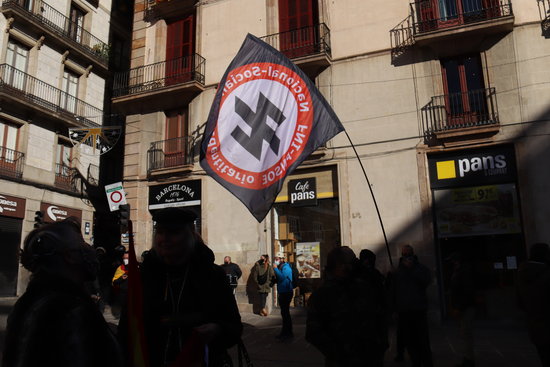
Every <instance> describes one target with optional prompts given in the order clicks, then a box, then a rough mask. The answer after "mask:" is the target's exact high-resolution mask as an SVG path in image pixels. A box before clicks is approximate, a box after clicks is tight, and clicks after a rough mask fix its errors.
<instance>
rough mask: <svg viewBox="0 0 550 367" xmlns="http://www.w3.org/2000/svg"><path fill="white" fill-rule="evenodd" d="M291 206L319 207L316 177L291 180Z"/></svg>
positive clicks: (289, 193)
mask: <svg viewBox="0 0 550 367" xmlns="http://www.w3.org/2000/svg"><path fill="white" fill-rule="evenodd" d="M288 197H289V200H290V205H293V206H310V205H317V183H316V180H315V177H310V178H302V179H299V180H290V181H289V182H288Z"/></svg>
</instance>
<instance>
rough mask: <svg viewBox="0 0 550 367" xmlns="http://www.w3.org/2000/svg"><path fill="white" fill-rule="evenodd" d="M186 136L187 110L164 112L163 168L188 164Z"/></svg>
mask: <svg viewBox="0 0 550 367" xmlns="http://www.w3.org/2000/svg"><path fill="white" fill-rule="evenodd" d="M187 135H188V132H187V110H175V111H170V112H166V141H165V144H164V166H165V167H175V166H181V165H184V164H188V161H189V159H188V158H189V145H188V136H187Z"/></svg>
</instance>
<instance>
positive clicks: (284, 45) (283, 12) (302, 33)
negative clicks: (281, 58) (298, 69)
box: [279, 0, 319, 58]
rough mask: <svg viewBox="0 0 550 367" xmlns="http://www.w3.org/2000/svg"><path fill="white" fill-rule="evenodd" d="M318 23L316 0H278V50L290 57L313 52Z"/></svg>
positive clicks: (316, 38) (317, 36)
mask: <svg viewBox="0 0 550 367" xmlns="http://www.w3.org/2000/svg"><path fill="white" fill-rule="evenodd" d="M318 23H319V15H318V4H317V0H279V33H280V50H281V52H283V53H284V54H285V55H287V56H288V57H290V58H295V57H300V56H305V55H309V54H312V53H314V52H315V45H316V44H318V38H319V35H318V32H317V31H316V28H315V27H314V26H315V25H317V24H318Z"/></svg>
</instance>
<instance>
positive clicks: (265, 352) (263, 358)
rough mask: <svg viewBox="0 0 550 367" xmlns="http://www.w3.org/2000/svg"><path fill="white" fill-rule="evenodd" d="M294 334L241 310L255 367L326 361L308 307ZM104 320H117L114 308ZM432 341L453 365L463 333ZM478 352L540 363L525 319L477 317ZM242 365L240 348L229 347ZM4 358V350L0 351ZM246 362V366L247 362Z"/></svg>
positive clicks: (487, 366) (452, 329) (440, 361)
mask: <svg viewBox="0 0 550 367" xmlns="http://www.w3.org/2000/svg"><path fill="white" fill-rule="evenodd" d="M14 301H15V299H11V300H6V301H2V300H0V346H1V348H3V344H4V331H5V323H6V318H7V314H8V313H9V311H10V310H11V306H12V305H13V302H14ZM291 314H292V320H293V325H294V335H295V336H294V338H293V339H290V340H286V341H284V342H281V341H279V340H277V339H276V336H277V335H278V334H279V332H280V327H281V317H280V315H279V314H278V310H275V311H274V313H272V314H271V315H269V316H267V317H262V316H259V315H256V314H253V313H250V312H243V313H241V317H242V321H243V324H244V332H243V342H244V344H245V346H246V348H247V349H248V353H249V355H250V358H251V360H252V362H253V364H254V367H274V366H278V367H279V366H280V367H313V366H319V367H322V366H323V365H324V362H323V356H322V355H321V353H320V352H319V351H317V349H315V348H314V347H312V346H311V345H310V344H309V343H307V341H306V340H305V337H304V336H305V323H306V312H305V310H304V309H303V308H292V309H291ZM105 318H106V319H107V321H108V322H111V323H116V319H114V318H113V317H112V315H111V314H110V312H109V309H108V308H107V309H106V312H105ZM430 333H431V335H430V339H431V346H432V352H433V356H434V366H435V367H454V366H455V365H456V364H457V363H458V362H459V359H460V358H459V356H458V354H457V346H458V345H459V342H458V331H457V328H456V325H455V324H453V323H452V322H449V323H445V324H443V325H432V326H431V328H430ZM474 337H475V354H476V366H477V367H497V366H498V367H540V366H541V364H540V362H539V361H538V357H537V354H536V350H535V348H534V346H533V345H532V344H531V343H530V342H529V338H528V335H527V331H526V329H525V327H524V326H523V324H522V323H520V322H511V321H508V322H502V321H501V322H498V321H478V322H477V323H476V328H475V334H474ZM229 352H230V355H232V357H233V361H234V363H235V366H237V365H238V364H237V348H236V347H233V348H232V349H231V350H230V351H229ZM394 356H395V337H394V333H393V329H391V330H390V349H389V350H388V352H387V353H386V364H385V366H386V367H409V366H410V363H409V362H408V361H405V362H402V363H396V362H393V357H394ZM0 357H1V349H0ZM245 366H246V364H245Z"/></svg>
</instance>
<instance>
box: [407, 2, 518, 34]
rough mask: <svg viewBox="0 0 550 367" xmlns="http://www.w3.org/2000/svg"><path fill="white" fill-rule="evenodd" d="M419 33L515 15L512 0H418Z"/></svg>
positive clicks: (417, 22)
mask: <svg viewBox="0 0 550 367" xmlns="http://www.w3.org/2000/svg"><path fill="white" fill-rule="evenodd" d="M414 11H415V12H416V23H415V29H416V31H417V32H418V33H422V32H429V31H433V30H437V29H442V28H450V27H457V26H462V25H465V24H470V23H477V22H483V21H486V20H490V19H497V18H502V17H508V16H511V15H513V10H512V1H511V0H417V1H415V2H414Z"/></svg>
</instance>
